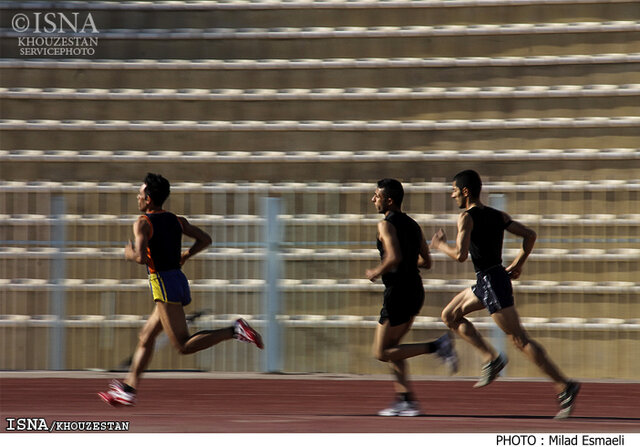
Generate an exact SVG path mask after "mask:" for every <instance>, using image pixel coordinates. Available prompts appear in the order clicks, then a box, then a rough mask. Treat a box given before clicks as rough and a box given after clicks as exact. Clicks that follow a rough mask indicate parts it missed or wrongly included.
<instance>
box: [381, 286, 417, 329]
mask: <svg viewBox="0 0 640 447" xmlns="http://www.w3.org/2000/svg"><path fill="white" fill-rule="evenodd" d="M423 304H424V287H423V286H422V279H419V280H418V281H417V282H414V283H413V284H411V285H406V284H403V285H401V286H398V285H391V286H387V287H386V288H385V289H384V302H383V304H382V309H381V310H380V320H378V321H379V323H380V324H384V322H385V321H386V320H389V325H391V326H399V325H401V324H404V323H408V322H409V321H411V319H412V318H413V317H415V316H416V315H418V314H419V313H420V309H422V305H423Z"/></svg>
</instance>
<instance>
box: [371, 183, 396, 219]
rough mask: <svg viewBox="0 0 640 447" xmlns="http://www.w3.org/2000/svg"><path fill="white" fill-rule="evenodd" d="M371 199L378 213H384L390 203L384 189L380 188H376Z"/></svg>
mask: <svg viewBox="0 0 640 447" xmlns="http://www.w3.org/2000/svg"><path fill="white" fill-rule="evenodd" d="M371 201H372V202H373V205H374V206H375V207H376V210H378V212H379V213H386V212H387V211H388V210H389V206H390V204H391V200H390V199H389V198H388V197H387V196H385V194H384V190H383V189H380V188H376V191H375V192H374V193H373V197H371Z"/></svg>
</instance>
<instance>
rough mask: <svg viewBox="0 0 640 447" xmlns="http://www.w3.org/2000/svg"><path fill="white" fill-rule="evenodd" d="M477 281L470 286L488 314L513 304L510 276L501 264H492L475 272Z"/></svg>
mask: <svg viewBox="0 0 640 447" xmlns="http://www.w3.org/2000/svg"><path fill="white" fill-rule="evenodd" d="M476 276H477V277H478V282H477V283H476V285H474V286H472V287H471V291H473V293H474V295H475V296H477V297H478V299H479V300H480V301H482V304H484V307H486V308H487V310H488V311H489V313H490V314H494V313H496V312H498V311H499V310H502V309H505V308H507V307H511V306H513V303H514V300H513V288H512V286H511V278H509V274H508V273H507V271H506V270H505V269H504V267H503V266H501V265H494V266H493V267H490V268H488V269H487V270H485V271H482V272H476Z"/></svg>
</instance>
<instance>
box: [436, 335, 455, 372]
mask: <svg viewBox="0 0 640 447" xmlns="http://www.w3.org/2000/svg"><path fill="white" fill-rule="evenodd" d="M435 344H436V346H437V347H438V348H437V350H436V354H437V356H438V357H440V360H442V362H443V363H444V364H445V365H446V367H447V369H448V370H449V374H455V373H457V372H458V354H456V351H455V349H454V348H453V339H452V338H451V336H450V335H449V333H448V332H447V333H446V334H444V335H443V336H442V337H440V338H439V339H437V340H436V341H435Z"/></svg>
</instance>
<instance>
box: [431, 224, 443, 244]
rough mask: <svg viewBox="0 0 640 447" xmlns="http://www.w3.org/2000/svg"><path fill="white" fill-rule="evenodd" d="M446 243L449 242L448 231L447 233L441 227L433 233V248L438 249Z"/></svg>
mask: <svg viewBox="0 0 640 447" xmlns="http://www.w3.org/2000/svg"><path fill="white" fill-rule="evenodd" d="M446 243H447V233H445V232H444V230H443V229H442V228H440V229H439V230H438V231H436V232H435V233H434V234H433V237H432V238H431V248H432V249H437V248H438V247H440V244H446Z"/></svg>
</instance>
